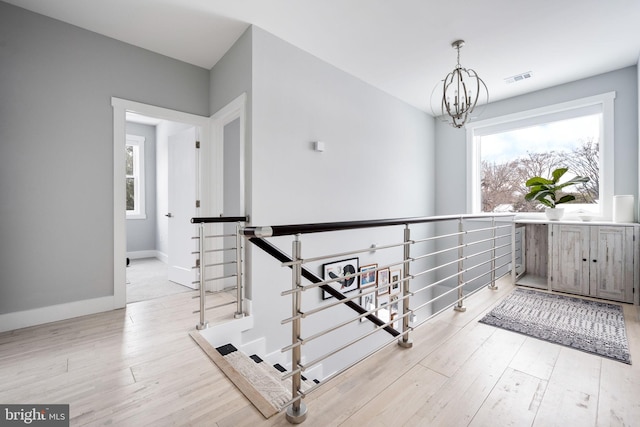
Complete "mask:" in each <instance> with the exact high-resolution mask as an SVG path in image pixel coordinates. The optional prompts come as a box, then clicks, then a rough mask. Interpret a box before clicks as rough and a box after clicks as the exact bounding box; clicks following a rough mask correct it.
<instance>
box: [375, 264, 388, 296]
mask: <svg viewBox="0 0 640 427" xmlns="http://www.w3.org/2000/svg"><path fill="white" fill-rule="evenodd" d="M389 274H390V272H389V269H388V268H383V269H382V270H378V284H377V286H378V295H384V294H388V293H389Z"/></svg>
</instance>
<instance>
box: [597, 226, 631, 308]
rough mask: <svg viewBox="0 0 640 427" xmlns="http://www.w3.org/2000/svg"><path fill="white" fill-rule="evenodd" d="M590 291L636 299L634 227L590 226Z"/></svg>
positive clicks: (601, 294) (617, 298)
mask: <svg viewBox="0 0 640 427" xmlns="http://www.w3.org/2000/svg"><path fill="white" fill-rule="evenodd" d="M590 264H591V271H590V285H591V286H590V288H591V289H590V293H589V294H590V295H592V296H595V297H598V298H606V299H612V300H617V301H624V302H633V228H632V227H619V226H618V227H607V226H600V227H593V228H592V230H591V257H590Z"/></svg>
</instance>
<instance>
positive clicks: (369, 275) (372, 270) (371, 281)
mask: <svg viewBox="0 0 640 427" xmlns="http://www.w3.org/2000/svg"><path fill="white" fill-rule="evenodd" d="M376 268H378V264H368V265H363V266H362V267H360V287H361V288H366V287H367V286H375V285H376V283H377V282H376Z"/></svg>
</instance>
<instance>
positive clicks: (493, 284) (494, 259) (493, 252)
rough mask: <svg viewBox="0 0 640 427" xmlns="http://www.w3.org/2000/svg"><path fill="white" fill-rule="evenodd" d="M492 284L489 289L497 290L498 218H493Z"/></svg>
mask: <svg viewBox="0 0 640 427" xmlns="http://www.w3.org/2000/svg"><path fill="white" fill-rule="evenodd" d="M491 237H492V239H491V283H490V284H489V286H488V287H489V289H492V290H494V291H495V290H497V289H498V285H496V217H495V216H492V217H491Z"/></svg>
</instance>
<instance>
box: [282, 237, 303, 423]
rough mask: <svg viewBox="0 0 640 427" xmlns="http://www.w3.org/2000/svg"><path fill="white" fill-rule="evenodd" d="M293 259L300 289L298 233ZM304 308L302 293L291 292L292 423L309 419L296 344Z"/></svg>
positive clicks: (295, 286) (289, 410) (296, 285)
mask: <svg viewBox="0 0 640 427" xmlns="http://www.w3.org/2000/svg"><path fill="white" fill-rule="evenodd" d="M291 259H292V261H293V262H294V264H293V265H292V270H293V273H292V275H291V276H292V284H291V286H292V288H293V290H300V288H301V286H302V264H300V262H301V261H302V243H301V242H300V235H299V234H296V236H295V239H294V241H293V244H292V250H291ZM301 309H302V293H301V292H294V293H292V294H291V315H292V317H294V318H295V320H294V321H293V322H291V343H292V344H293V348H292V349H291V370H292V371H297V372H296V373H295V374H294V375H293V376H292V377H291V399H296V400H294V402H293V403H292V404H291V405H290V406H289V407H288V408H287V415H286V418H287V421H289V422H290V423H292V424H300V423H301V422H303V421H304V420H306V419H307V406H306V405H305V404H304V402H303V401H302V396H300V391H299V390H300V384H301V375H302V374H301V373H300V371H299V370H298V369H299V368H300V364H301V363H302V354H301V353H302V350H301V348H300V347H301V346H299V345H296V344H298V342H299V341H300V334H301V331H300V329H301V319H300V317H299V316H298V314H299V313H300V311H301Z"/></svg>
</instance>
